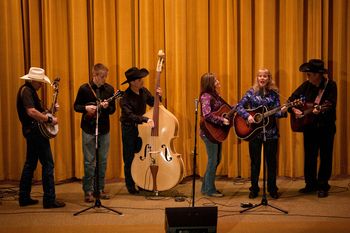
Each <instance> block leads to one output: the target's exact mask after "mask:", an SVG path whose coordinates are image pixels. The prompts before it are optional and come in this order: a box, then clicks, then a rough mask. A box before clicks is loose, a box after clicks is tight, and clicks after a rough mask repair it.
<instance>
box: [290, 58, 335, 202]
mask: <svg viewBox="0 0 350 233" xmlns="http://www.w3.org/2000/svg"><path fill="white" fill-rule="evenodd" d="M299 70H300V71H301V72H303V73H306V76H307V79H308V80H307V81H305V82H304V83H302V84H301V85H300V86H299V87H298V88H297V89H296V90H295V91H294V92H293V94H292V95H291V97H290V98H289V100H290V101H293V100H294V99H297V98H300V97H303V98H305V106H304V108H302V109H298V108H294V107H293V108H292V109H291V110H290V111H292V112H293V113H294V116H291V117H296V118H304V121H303V122H305V123H306V124H305V125H303V128H302V132H303V134H304V154H305V157H304V177H305V183H306V186H305V187H304V188H302V189H300V190H299V192H301V193H312V192H315V191H318V197H320V198H322V197H327V196H328V191H329V189H330V185H329V184H328V180H329V179H330V177H331V174H332V159H333V141H334V135H335V132H336V127H335V120H336V104H337V85H336V83H335V82H334V81H333V80H331V79H327V78H326V77H325V76H324V74H325V73H327V70H326V69H325V68H324V63H323V61H322V60H320V59H311V60H309V62H306V63H304V64H302V65H301V66H300V67H299ZM306 106H311V108H310V110H312V111H310V114H306V112H305V110H306ZM316 106H321V107H316ZM303 110H304V111H303ZM304 113H305V114H304ZM308 119H310V120H308ZM307 120H308V121H307ZM318 153H320V167H319V170H318V172H317V157H318Z"/></svg>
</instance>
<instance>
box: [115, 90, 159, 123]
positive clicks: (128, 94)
mask: <svg viewBox="0 0 350 233" xmlns="http://www.w3.org/2000/svg"><path fill="white" fill-rule="evenodd" d="M119 103H120V107H121V109H122V114H121V117H120V121H121V122H122V123H124V124H142V123H143V122H147V120H148V118H147V117H144V116H142V115H143V114H145V112H146V104H147V105H149V106H151V107H153V105H154V97H153V96H152V94H151V93H150V92H149V90H147V88H145V87H143V88H141V89H140V91H139V94H136V93H135V92H133V91H132V90H131V88H130V87H128V89H126V91H125V93H124V95H123V97H122V98H121V100H120V102H119Z"/></svg>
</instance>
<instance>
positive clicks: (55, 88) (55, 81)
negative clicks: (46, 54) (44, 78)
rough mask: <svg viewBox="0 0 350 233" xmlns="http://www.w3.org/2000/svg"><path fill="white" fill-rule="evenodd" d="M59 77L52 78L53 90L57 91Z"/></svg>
mask: <svg viewBox="0 0 350 233" xmlns="http://www.w3.org/2000/svg"><path fill="white" fill-rule="evenodd" d="M60 79H61V78H60V77H57V78H55V80H53V82H52V87H53V89H54V90H55V91H58V86H59V83H60Z"/></svg>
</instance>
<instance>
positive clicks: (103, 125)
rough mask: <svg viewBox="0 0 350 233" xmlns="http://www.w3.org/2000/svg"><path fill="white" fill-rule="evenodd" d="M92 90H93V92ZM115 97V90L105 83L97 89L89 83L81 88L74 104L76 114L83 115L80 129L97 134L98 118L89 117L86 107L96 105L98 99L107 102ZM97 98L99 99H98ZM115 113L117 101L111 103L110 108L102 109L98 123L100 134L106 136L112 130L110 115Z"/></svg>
mask: <svg viewBox="0 0 350 233" xmlns="http://www.w3.org/2000/svg"><path fill="white" fill-rule="evenodd" d="M91 88H92V89H93V90H91ZM113 95H114V88H113V87H112V86H111V85H109V84H108V83H105V84H104V85H102V86H100V87H97V86H96V84H94V83H92V84H91V87H90V85H89V84H88V83H85V84H83V85H81V86H80V88H79V90H78V94H77V97H76V99H75V102H74V110H75V111H76V112H81V113H83V115H82V117H81V123H80V127H81V128H82V130H84V132H85V133H88V134H95V130H96V118H91V117H87V111H86V110H85V106H86V105H96V102H97V98H98V99H99V100H105V99H108V98H109V97H111V96H113ZM96 97H97V98H96ZM114 112H115V101H114V100H112V101H111V102H109V106H108V108H106V109H104V108H101V113H100V115H99V121H98V131H99V133H100V134H106V133H108V132H109V130H110V124H109V115H110V114H113V113H114Z"/></svg>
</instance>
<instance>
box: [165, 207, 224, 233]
mask: <svg viewBox="0 0 350 233" xmlns="http://www.w3.org/2000/svg"><path fill="white" fill-rule="evenodd" d="M217 222H218V207H217V206H214V207H177V208H165V231H166V232H167V233H215V232H216V225H217Z"/></svg>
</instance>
